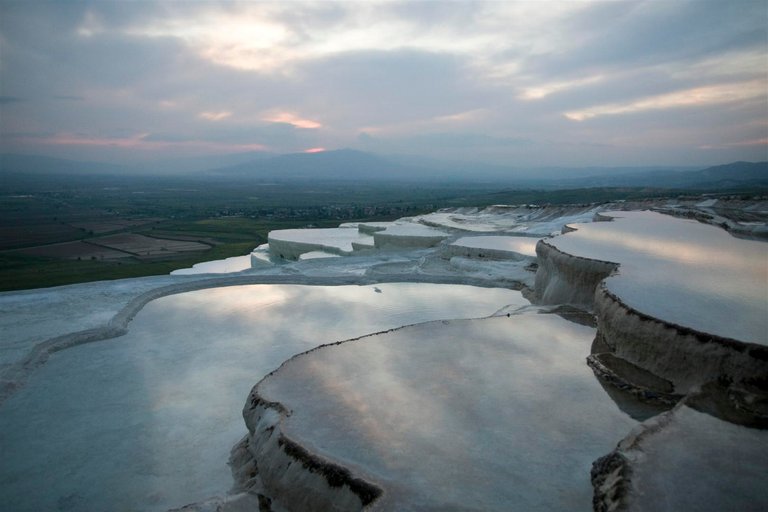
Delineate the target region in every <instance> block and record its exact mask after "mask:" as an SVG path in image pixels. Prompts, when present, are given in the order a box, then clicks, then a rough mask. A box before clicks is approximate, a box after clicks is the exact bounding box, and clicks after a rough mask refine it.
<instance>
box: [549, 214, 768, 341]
mask: <svg viewBox="0 0 768 512" xmlns="http://www.w3.org/2000/svg"><path fill="white" fill-rule="evenodd" d="M614 215H615V217H616V220H615V221H614V222H596V223H592V224H579V225H576V226H575V227H577V228H578V230H577V231H576V232H572V233H569V234H567V235H565V236H560V237H557V238H555V239H553V240H551V241H550V243H552V244H553V245H555V246H556V247H558V248H559V249H561V250H563V251H564V252H567V253H569V254H574V255H577V256H583V257H588V258H594V259H599V260H608V261H612V262H616V263H619V264H620V268H619V273H618V274H617V275H616V276H614V277H611V278H609V279H608V281H607V285H608V287H609V289H610V290H612V291H614V292H615V293H616V294H617V295H619V296H620V297H621V298H622V300H624V301H625V302H626V303H627V304H629V305H630V306H632V307H635V308H637V309H638V310H640V311H642V312H643V313H647V314H649V315H651V316H654V317H657V318H662V319H664V320H668V321H671V322H674V323H678V324H682V325H686V326H690V327H693V328H695V329H699V330H704V331H705V332H709V333H712V334H718V335H721V336H726V337H732V338H736V339H741V340H744V341H751V342H756V343H763V344H765V343H768V338H766V336H768V334H766V333H768V318H766V317H767V316H768V315H766V314H765V312H766V311H768V244H765V243H763V242H755V241H750V240H742V239H738V238H734V237H732V236H731V235H729V234H728V233H727V232H726V231H724V230H722V229H719V228H716V227H713V226H709V225H706V224H702V223H699V222H696V221H692V220H684V219H677V218H673V217H669V216H666V215H662V214H658V213H654V212H616V213H615V214H614Z"/></svg>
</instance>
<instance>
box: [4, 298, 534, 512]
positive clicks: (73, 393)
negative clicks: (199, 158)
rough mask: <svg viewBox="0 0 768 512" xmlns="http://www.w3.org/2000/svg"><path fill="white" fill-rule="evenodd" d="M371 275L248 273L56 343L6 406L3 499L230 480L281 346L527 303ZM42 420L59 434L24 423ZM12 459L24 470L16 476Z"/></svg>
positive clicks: (216, 485)
mask: <svg viewBox="0 0 768 512" xmlns="http://www.w3.org/2000/svg"><path fill="white" fill-rule="evenodd" d="M377 286H378V287H379V289H381V290H382V293H376V292H375V291H374V287H373V286H339V287H312V286H293V285H291V286H289V285H251V286H235V287H226V288H216V289H207V290H200V291H196V292H189V293H183V294H179V295H173V296H168V297H163V298H161V299H158V300H155V301H152V302H150V303H149V304H147V306H146V307H145V308H144V309H143V310H142V311H141V312H139V314H138V315H137V316H136V318H135V319H134V320H133V321H132V322H131V324H130V325H129V332H128V333H127V334H126V335H125V336H122V337H120V338H116V339H113V340H105V341H101V342H99V343H94V344H87V345H81V346H78V347H73V348H71V349H68V350H66V351H62V352H59V353H56V354H55V355H54V356H53V357H51V359H50V361H49V362H48V364H46V365H45V366H44V367H42V368H41V369H40V370H39V371H38V373H37V374H36V378H35V379H33V380H31V381H30V383H29V384H28V385H27V386H25V387H24V388H23V389H21V390H19V392H18V393H17V394H16V395H14V397H13V399H12V400H9V401H8V402H6V403H5V404H4V406H3V421H2V423H0V440H1V441H2V443H3V446H2V451H3V464H0V483H1V484H0V485H2V489H1V490H2V493H3V494H4V497H10V498H12V499H11V500H10V501H9V500H5V502H4V504H6V505H8V503H10V504H11V505H10V506H11V507H12V508H13V509H14V510H30V511H31V510H54V509H56V503H57V500H58V499H59V498H60V497H62V496H68V495H74V494H77V495H78V496H81V497H82V501H81V503H80V504H81V505H82V506H81V508H82V509H88V510H109V509H111V508H113V506H114V503H120V504H121V505H124V506H125V507H128V508H132V509H136V510H167V509H169V508H172V507H175V506H179V505H181V504H183V503H188V502H190V501H195V500H202V499H206V498H208V497H210V496H212V495H216V494H222V493H224V492H226V491H227V489H228V488H229V487H230V485H231V475H230V470H229V468H228V467H227V465H226V462H227V455H228V453H229V450H230V449H231V447H232V445H233V444H234V443H236V442H237V440H238V439H239V438H240V437H242V435H243V434H244V432H245V430H244V425H243V420H242V416H241V410H242V407H243V403H244V401H245V398H246V397H247V396H248V391H249V390H250V388H251V387H252V386H253V385H254V384H255V383H256V382H258V381H259V380H260V379H261V378H262V377H263V376H264V375H265V374H266V373H268V372H270V371H271V370H273V369H275V368H277V367H278V366H279V365H280V364H281V363H282V362H283V361H284V360H286V359H288V358H290V357H291V356H292V355H294V354H296V353H299V352H302V351H305V350H308V349H310V348H312V347H313V346H315V345H317V344H320V343H327V342H332V341H336V340H339V339H348V338H351V337H355V336H361V335H364V334H368V333H370V332H376V331H380V330H384V329H389V328H393V327H398V326H399V325H400V323H399V322H401V321H403V322H405V323H413V322H418V321H423V320H430V319H435V318H454V317H462V316H485V315H490V314H492V313H493V312H494V311H496V310H498V309H499V308H500V307H502V306H504V305H506V304H525V303H527V301H525V300H524V299H523V298H522V296H521V295H520V293H519V292H514V291H511V290H504V289H483V288H475V287H469V286H454V285H430V284H399V283H393V284H380V285H377ZM24 404H26V406H25V405H24ZM30 404H34V405H33V406H30ZM51 424H55V425H56V430H57V439H58V440H60V442H57V443H54V444H53V445H51V443H46V442H45V437H44V436H30V435H29V432H46V431H47V430H49V428H50V425H51ZM51 460H55V461H56V464H51V463H50V461H51ZM20 468H26V469H23V471H24V475H26V478H17V476H18V475H19V474H20V471H22V469H20ZM11 479H13V480H11ZM22 504H26V505H24V506H22ZM17 505H18V506H17Z"/></svg>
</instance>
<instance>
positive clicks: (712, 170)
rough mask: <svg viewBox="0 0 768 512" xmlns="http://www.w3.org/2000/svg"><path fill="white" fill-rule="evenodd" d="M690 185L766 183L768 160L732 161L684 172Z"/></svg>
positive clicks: (724, 186)
mask: <svg viewBox="0 0 768 512" xmlns="http://www.w3.org/2000/svg"><path fill="white" fill-rule="evenodd" d="M683 178H684V179H687V180H689V182H690V183H691V186H698V187H705V186H706V187H717V188H727V187H732V186H739V185H743V184H745V183H751V184H762V185H768V162H734V163H732V164H725V165H716V166H714V167H708V168H706V169H702V170H701V171H694V172H690V173H685V175H684V176H683Z"/></svg>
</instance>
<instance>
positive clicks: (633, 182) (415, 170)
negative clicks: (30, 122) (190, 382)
mask: <svg viewBox="0 0 768 512" xmlns="http://www.w3.org/2000/svg"><path fill="white" fill-rule="evenodd" d="M243 159H247V161H245V162H242V160H243ZM200 161H201V162H204V163H210V164H214V163H216V162H220V163H223V164H224V165H220V166H214V167H213V168H209V169H207V170H203V171H201V170H200V167H201V165H200V163H197V162H196V161H195V159H192V158H188V159H184V160H183V161H182V160H178V161H174V162H175V163H171V162H170V161H169V162H157V163H155V164H151V165H150V164H147V165H145V166H142V167H140V168H137V167H133V166H126V165H120V164H117V163H102V162H78V161H72V160H66V159H61V158H53V157H47V156H37V155H17V154H1V155H0V172H2V173H3V174H6V175H11V174H49V175H121V176H124V177H129V176H130V175H134V174H135V175H145V176H146V175H148V174H151V175H154V176H163V175H168V176H171V175H176V176H188V177H199V178H218V179H229V180H233V181H237V180H242V179H247V180H339V181H342V180H344V181H462V182H489V183H493V182H501V183H506V184H508V185H515V186H519V187H537V186H539V187H545V188H585V187H654V188H701V189H704V188H711V189H727V188H734V187H743V186H768V162H732V163H729V164H724V165H717V166H712V167H707V168H704V169H692V168H679V167H573V168H563V167H540V168H515V167H504V166H498V165H492V164H484V163H475V162H445V161H440V160H433V159H426V158H411V157H409V156H407V155H392V156H391V157H389V156H385V155H378V154H375V153H368V152H364V151H358V150H354V149H340V150H333V151H323V152H318V153H291V154H286V155H277V156H273V155H270V154H257V155H255V154H248V153H244V154H237V155H223V156H220V157H217V156H206V157H201V158H200ZM232 162H237V163H235V164H234V165H232V164H231V163H232ZM179 167H181V168H186V169H192V170H187V171H186V172H179V171H178V168H179Z"/></svg>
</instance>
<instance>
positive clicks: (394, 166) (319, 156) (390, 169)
mask: <svg viewBox="0 0 768 512" xmlns="http://www.w3.org/2000/svg"><path fill="white" fill-rule="evenodd" d="M410 171H411V169H410V168H409V167H407V166H404V165H402V164H398V163H394V162H391V161H389V160H387V159H385V158H382V157H380V156H378V155H374V154H372V153H366V152H364V151H356V150H353V149H339V150H335V151H322V152H319V153H291V154H288V155H280V156H276V157H273V158H266V159H262V160H254V161H251V162H246V163H243V164H239V165H233V166H229V167H223V168H219V169H213V170H210V171H208V173H211V174H218V175H225V176H232V177H248V178H254V179H316V180H341V179H343V180H401V179H404V178H408V177H409V176H410V177H412V176H413V175H412V173H411V172H410Z"/></svg>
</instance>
